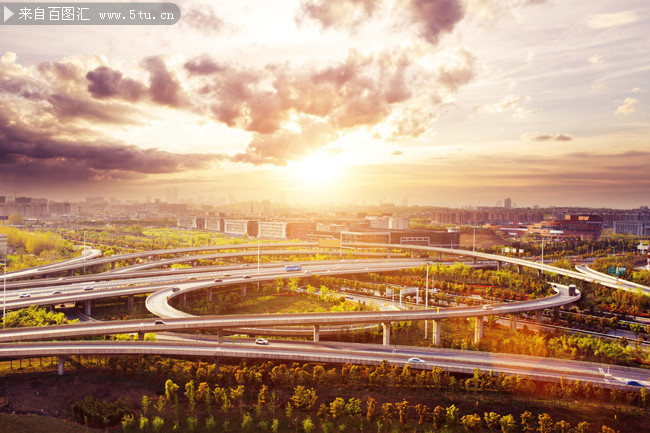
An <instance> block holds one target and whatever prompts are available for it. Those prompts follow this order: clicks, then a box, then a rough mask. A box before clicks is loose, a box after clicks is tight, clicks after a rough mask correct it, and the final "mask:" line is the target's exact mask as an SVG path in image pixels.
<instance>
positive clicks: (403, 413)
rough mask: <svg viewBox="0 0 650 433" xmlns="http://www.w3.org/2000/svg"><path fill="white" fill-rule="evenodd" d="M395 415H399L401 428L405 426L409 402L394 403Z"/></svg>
mask: <svg viewBox="0 0 650 433" xmlns="http://www.w3.org/2000/svg"><path fill="white" fill-rule="evenodd" d="M395 406H396V407H397V413H398V415H399V422H400V424H402V426H405V425H406V423H407V421H408V415H409V402H408V401H406V400H404V401H402V402H401V403H396V404H395Z"/></svg>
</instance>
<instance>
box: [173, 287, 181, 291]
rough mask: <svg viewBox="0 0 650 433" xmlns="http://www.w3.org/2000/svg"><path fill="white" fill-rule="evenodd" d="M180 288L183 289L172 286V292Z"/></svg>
mask: <svg viewBox="0 0 650 433" xmlns="http://www.w3.org/2000/svg"><path fill="white" fill-rule="evenodd" d="M180 290H181V288H180V287H172V292H178V291H180Z"/></svg>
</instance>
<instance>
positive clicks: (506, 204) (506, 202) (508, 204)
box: [503, 197, 512, 209]
mask: <svg viewBox="0 0 650 433" xmlns="http://www.w3.org/2000/svg"><path fill="white" fill-rule="evenodd" d="M503 207H504V208H506V209H512V199H511V198H510V197H508V198H506V199H505V200H503Z"/></svg>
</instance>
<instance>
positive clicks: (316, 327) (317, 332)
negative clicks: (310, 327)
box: [314, 325, 320, 343]
mask: <svg viewBox="0 0 650 433" xmlns="http://www.w3.org/2000/svg"><path fill="white" fill-rule="evenodd" d="M319 341H320V325H314V342H316V343H318V342H319Z"/></svg>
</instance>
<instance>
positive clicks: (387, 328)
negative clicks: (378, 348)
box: [381, 322, 391, 346]
mask: <svg viewBox="0 0 650 433" xmlns="http://www.w3.org/2000/svg"><path fill="white" fill-rule="evenodd" d="M381 327H382V329H383V331H384V346H390V328H391V326H390V322H384V323H382V324H381Z"/></svg>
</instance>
